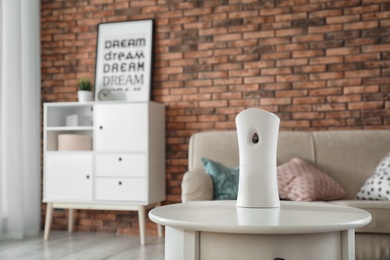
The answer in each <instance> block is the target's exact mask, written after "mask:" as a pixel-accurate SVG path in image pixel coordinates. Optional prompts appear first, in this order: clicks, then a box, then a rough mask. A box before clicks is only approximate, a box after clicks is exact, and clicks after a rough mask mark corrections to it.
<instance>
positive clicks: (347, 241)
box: [341, 229, 355, 260]
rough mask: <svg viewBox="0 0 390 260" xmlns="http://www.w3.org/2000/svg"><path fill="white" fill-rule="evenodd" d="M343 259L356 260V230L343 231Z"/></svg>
mask: <svg viewBox="0 0 390 260" xmlns="http://www.w3.org/2000/svg"><path fill="white" fill-rule="evenodd" d="M341 259H343V260H354V259H355V229H348V230H344V231H341Z"/></svg>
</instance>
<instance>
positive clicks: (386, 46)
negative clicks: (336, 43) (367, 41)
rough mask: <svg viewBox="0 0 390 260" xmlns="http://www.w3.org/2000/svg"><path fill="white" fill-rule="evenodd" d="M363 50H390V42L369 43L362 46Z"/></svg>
mask: <svg viewBox="0 0 390 260" xmlns="http://www.w3.org/2000/svg"><path fill="white" fill-rule="evenodd" d="M362 51H363V52H382V51H390V44H378V45H368V46H363V47H362Z"/></svg>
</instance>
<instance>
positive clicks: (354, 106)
mask: <svg viewBox="0 0 390 260" xmlns="http://www.w3.org/2000/svg"><path fill="white" fill-rule="evenodd" d="M380 108H384V102H383V101H365V102H353V103H349V104H348V110H361V109H380Z"/></svg>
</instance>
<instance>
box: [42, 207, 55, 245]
mask: <svg viewBox="0 0 390 260" xmlns="http://www.w3.org/2000/svg"><path fill="white" fill-rule="evenodd" d="M52 218H53V204H52V203H47V204H46V218H45V230H44V234H43V239H44V240H47V239H48V238H49V232H50V227H51V220H52Z"/></svg>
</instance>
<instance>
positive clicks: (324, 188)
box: [277, 157, 345, 201]
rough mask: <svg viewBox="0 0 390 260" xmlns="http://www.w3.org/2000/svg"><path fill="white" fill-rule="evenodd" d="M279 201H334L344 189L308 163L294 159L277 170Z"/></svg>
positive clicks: (342, 193) (340, 195)
mask: <svg viewBox="0 0 390 260" xmlns="http://www.w3.org/2000/svg"><path fill="white" fill-rule="evenodd" d="M277 171H278V189H279V196H280V198H281V199H288V200H294V201H315V200H325V201H327V200H335V199H339V198H341V197H343V196H344V194H345V191H344V189H343V188H342V187H341V186H340V185H339V184H337V183H336V182H335V181H334V180H333V179H332V178H331V177H329V176H328V175H326V174H325V173H323V172H322V171H320V170H318V169H317V168H316V167H314V166H313V165H312V164H310V163H309V162H307V161H305V160H303V159H301V158H298V157H295V158H293V159H291V160H290V161H289V162H287V163H284V164H282V165H280V166H278V168H277Z"/></svg>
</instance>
